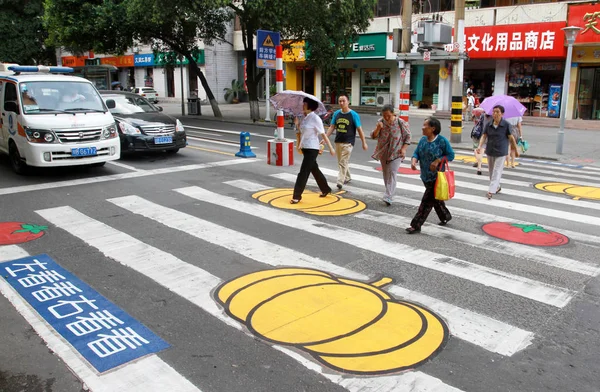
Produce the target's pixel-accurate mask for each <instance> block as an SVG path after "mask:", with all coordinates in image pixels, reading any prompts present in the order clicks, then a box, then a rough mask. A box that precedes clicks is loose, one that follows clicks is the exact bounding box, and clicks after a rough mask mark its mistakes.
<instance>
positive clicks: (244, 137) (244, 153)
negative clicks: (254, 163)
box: [235, 132, 256, 158]
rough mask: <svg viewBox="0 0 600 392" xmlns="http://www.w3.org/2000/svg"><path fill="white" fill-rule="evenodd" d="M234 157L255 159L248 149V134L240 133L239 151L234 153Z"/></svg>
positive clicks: (254, 155)
mask: <svg viewBox="0 0 600 392" xmlns="http://www.w3.org/2000/svg"><path fill="white" fill-rule="evenodd" d="M235 156H236V157H242V158H256V154H255V153H253V152H252V150H251V149H250V133H249V132H241V133H240V151H238V152H236V153H235Z"/></svg>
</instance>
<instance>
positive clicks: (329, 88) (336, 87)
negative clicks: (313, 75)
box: [313, 68, 354, 105]
mask: <svg viewBox="0 0 600 392" xmlns="http://www.w3.org/2000/svg"><path fill="white" fill-rule="evenodd" d="M353 72H354V70H353V69H352V68H349V69H346V68H340V69H338V70H336V71H334V72H332V73H331V74H329V75H324V77H323V90H322V91H321V100H322V101H323V103H328V104H332V105H335V104H337V100H338V97H339V95H340V94H341V93H346V95H348V98H350V102H352V73H353ZM313 88H314V87H313Z"/></svg>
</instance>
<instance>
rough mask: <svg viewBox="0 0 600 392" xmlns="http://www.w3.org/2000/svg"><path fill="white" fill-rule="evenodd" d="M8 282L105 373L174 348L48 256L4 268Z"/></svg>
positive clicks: (29, 258) (11, 262) (27, 258)
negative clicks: (168, 348)
mask: <svg viewBox="0 0 600 392" xmlns="http://www.w3.org/2000/svg"><path fill="white" fill-rule="evenodd" d="M0 270H1V271H2V272H3V273H2V276H3V277H4V279H5V280H6V282H7V283H9V284H10V285H11V286H12V287H13V288H14V289H15V290H16V291H17V292H18V293H19V294H20V295H21V296H22V297H23V299H25V300H26V301H27V302H28V303H29V304H30V305H31V306H32V307H33V308H34V309H35V310H36V311H37V312H38V313H39V314H40V316H42V317H43V318H44V319H45V320H46V321H47V322H48V324H50V325H51V326H52V327H53V328H54V329H55V330H56V331H57V332H58V333H59V334H60V335H61V336H62V337H64V338H65V339H66V340H67V341H68V342H69V343H70V344H71V345H72V346H73V347H75V349H76V350H77V351H78V352H79V353H80V354H81V355H82V356H83V357H84V358H85V359H86V360H87V361H88V362H89V363H90V364H91V365H92V366H94V367H95V368H96V369H97V370H98V371H99V372H105V371H107V370H110V369H112V368H114V367H117V366H120V365H122V364H124V363H127V362H129V361H132V360H134V359H137V358H140V357H143V356H145V355H148V354H151V353H155V352H158V351H161V350H164V349H165V348H167V347H169V344H168V343H167V342H165V341H164V340H162V339H161V338H160V337H158V336H157V335H155V334H154V333H153V332H152V331H150V330H149V329H148V328H146V327H145V326H144V325H143V324H141V323H140V322H139V321H137V320H135V319H134V318H133V317H131V316H130V315H129V314H127V313H125V312H124V311H123V310H122V309H120V308H119V307H117V306H116V305H114V304H113V303H111V302H110V301H108V300H107V299H106V298H104V297H103V296H102V295H100V294H99V293H98V292H97V291H95V290H94V289H92V288H91V287H90V286H88V285H87V284H86V283H84V282H83V281H81V280H79V279H78V278H77V277H75V276H74V275H73V274H71V273H70V272H69V271H67V270H65V269H64V268H62V267H61V266H60V265H58V264H57V263H56V262H55V261H54V260H52V259H51V258H50V257H49V256H48V255H45V254H44V255H39V256H33V257H26V258H23V259H19V260H13V261H8V262H5V263H1V264H0Z"/></svg>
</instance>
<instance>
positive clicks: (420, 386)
mask: <svg viewBox="0 0 600 392" xmlns="http://www.w3.org/2000/svg"><path fill="white" fill-rule="evenodd" d="M109 201H112V202H113V203H114V204H116V205H118V206H120V207H123V208H125V206H129V207H130V208H134V207H135V206H137V208H140V209H141V210H140V211H138V212H137V213H139V214H141V215H144V216H146V215H150V216H154V215H156V217H155V219H156V220H158V221H161V223H163V224H165V225H166V226H169V225H172V224H173V223H176V224H177V225H184V226H186V227H187V226H188V225H190V222H191V226H193V227H190V228H189V231H187V233H188V234H192V235H195V236H197V237H198V238H201V239H203V240H206V239H208V238H211V237H212V238H213V241H216V242H213V243H215V244H217V245H220V246H224V247H227V245H228V244H229V246H232V247H233V246H240V248H239V249H238V251H237V252H238V253H240V254H244V256H246V257H249V255H252V254H254V255H255V256H254V257H256V258H258V259H260V260H261V261H263V262H264V260H265V259H267V260H268V261H269V257H272V259H271V260H270V261H271V262H272V263H273V264H271V265H274V266H280V265H283V264H282V263H285V265H290V264H294V263H298V266H302V267H306V266H307V264H308V265H309V267H313V266H314V267H316V268H319V267H322V262H321V260H319V259H316V258H315V259H312V260H314V261H313V263H310V262H308V263H306V262H304V260H305V259H310V258H309V257H308V256H306V255H304V254H302V253H299V252H297V254H296V252H294V251H291V250H288V251H289V252H292V253H294V254H293V255H292V256H291V255H290V254H286V249H285V248H281V252H280V253H278V254H276V255H272V256H270V255H268V254H267V253H269V252H266V249H268V250H273V249H274V247H276V245H275V244H271V243H266V244H268V248H265V247H264V245H263V244H260V241H261V240H259V239H257V238H254V237H250V236H245V235H244V234H242V233H239V232H235V231H233V230H228V229H227V228H225V227H221V226H218V225H215V224H213V223H211V222H207V221H202V220H199V219H197V218H194V217H191V216H189V215H186V214H183V213H180V212H178V211H175V210H172V209H168V208H165V207H161V206H159V205H156V204H153V203H149V202H146V201H145V200H144V199H141V198H138V197H134V196H129V197H124V198H117V199H111V200H109ZM144 205H149V207H148V208H146V207H144ZM126 209H127V208H126ZM164 211H167V212H166V213H164ZM36 213H37V214H39V215H41V216H42V217H44V218H45V219H46V220H48V221H49V222H51V223H52V224H54V225H55V226H57V227H59V228H61V229H63V230H65V231H67V232H68V233H69V234H71V235H73V236H75V237H77V238H80V239H81V240H83V241H84V242H86V243H87V244H88V245H90V246H92V247H94V248H96V249H98V250H99V251H100V252H101V253H103V254H104V255H105V256H106V257H108V258H110V259H113V260H115V261H117V262H118V263H120V264H122V265H124V266H126V267H129V268H132V269H133V270H135V271H137V272H139V273H141V274H143V275H145V276H147V277H149V278H150V279H152V280H154V281H155V282H157V283H158V284H160V285H162V286H164V287H166V288H167V289H169V290H171V291H173V292H174V293H176V294H177V295H180V296H181V297H182V298H184V299H186V300H188V301H190V302H192V303H193V304H194V305H196V306H198V307H200V308H201V309H203V310H204V311H206V312H207V313H208V314H211V315H212V316H214V317H216V318H217V319H219V320H220V321H222V322H224V323H225V324H227V325H229V326H231V327H234V328H235V329H237V330H242V331H243V329H242V327H241V325H240V324H239V323H237V322H235V321H234V320H232V319H231V318H230V317H228V316H227V315H226V314H225V313H224V312H223V311H222V310H221V309H220V308H219V306H218V305H217V303H216V302H215V301H214V300H213V298H212V296H211V293H212V291H213V289H214V288H215V287H217V286H218V285H219V284H220V283H221V282H222V281H221V280H220V279H219V278H217V277H216V276H214V275H212V274H210V273H209V272H207V271H204V270H202V269H201V268H198V267H196V266H193V265H190V264H188V263H186V262H184V261H182V260H180V259H178V258H176V257H175V256H173V255H171V254H169V253H167V252H164V251H161V250H160V249H157V248H154V247H152V246H150V245H147V244H145V243H143V242H141V241H139V240H137V239H135V238H133V237H131V236H129V235H128V234H125V233H123V232H121V231H118V230H115V229H113V228H112V227H110V226H108V225H106V224H104V223H102V222H99V221H96V220H94V219H92V218H89V217H87V216H86V215H84V214H82V213H80V212H79V211H77V210H75V209H73V208H71V207H66V206H65V207H56V208H50V209H46V210H38V211H36ZM158 217H160V219H158ZM182 218H183V219H182ZM199 222H202V224H203V225H204V224H205V225H206V226H202V225H199V226H196V225H194V223H199ZM245 237H247V240H246V241H244V240H243V239H244V238H245ZM223 244H225V245H223ZM320 269H323V268H320ZM328 271H329V272H330V273H333V274H336V275H337V274H338V273H339V274H340V275H343V276H348V277H352V278H353V279H360V280H368V279H369V278H368V277H366V276H364V275H362V274H358V273H356V272H354V271H351V270H348V269H345V268H343V267H339V266H335V267H332V268H330V269H329V270H328ZM1 282H2V281H1V280H0V283H1ZM405 298H406V297H405ZM468 313H469V312H468V311H467V319H466V320H465V319H462V320H460V323H461V324H462V325H464V324H467V325H469V322H470V321H471V320H470V318H469V314H468ZM481 317H485V316H481ZM490 320H491V322H492V324H491V325H489V324H487V323H485V322H482V323H481V326H480V327H479V328H480V331H476V333H475V335H476V336H475V339H477V337H478V336H479V335H482V339H485V340H489V343H488V345H489V346H491V347H496V346H497V347H496V350H499V351H501V352H510V353H511V355H512V353H513V352H512V350H513V349H519V350H520V349H522V348H524V347H526V346H528V345H529V344H530V343H531V340H532V339H533V334H532V333H531V332H527V331H524V330H520V329H518V328H515V327H512V326H508V325H506V326H505V325H503V324H502V323H500V322H495V320H493V319H490ZM28 321H29V320H28ZM462 329H464V327H462ZM484 334H485V336H483V335H484ZM274 348H276V349H277V350H279V351H281V352H283V353H286V354H288V355H289V356H291V357H292V358H294V359H297V360H298V361H299V362H300V363H301V364H302V365H303V366H305V367H307V368H309V369H313V370H316V371H318V372H319V373H320V374H322V375H323V376H324V377H326V378H327V379H329V380H331V381H332V382H335V383H336V384H338V385H341V386H343V387H344V388H346V389H347V390H349V391H351V392H361V391H363V390H365V389H369V390H377V391H383V392H393V391H395V390H398V389H400V390H402V391H406V392H421V391H428V390H433V389H432V388H437V389H436V390H440V391H448V392H461V391H460V390H459V389H457V388H453V387H451V386H449V385H446V384H444V383H443V382H442V381H441V380H439V379H437V378H435V377H432V376H429V375H427V374H424V373H422V372H419V371H412V372H408V373H403V374H398V375H389V376H383V377H381V378H380V377H371V378H360V379H358V378H354V377H340V376H337V375H331V374H327V373H325V372H323V371H322V370H321V369H320V367H316V366H315V364H314V363H312V362H310V363H309V361H307V360H306V359H304V358H303V357H301V356H300V355H299V354H298V353H294V352H293V351H289V350H288V349H285V348H283V347H281V346H274ZM145 360H146V358H145V359H143V360H142V361H145ZM65 362H67V361H65ZM161 362H162V361H161ZM67 363H68V362H67ZM140 363H142V366H143V365H145V364H146V363H145V362H136V363H135V364H132V365H131V366H133V365H138V364H140ZM147 367H148V369H150V370H151V371H154V372H156V373H155V374H153V376H152V377H148V376H147V374H146V368H142V369H140V372H141V373H143V375H144V377H147V378H148V379H149V380H150V381H153V382H156V384H151V385H150V386H148V384H147V383H140V385H141V387H139V388H133V387H131V388H126V387H121V388H118V387H114V386H113V385H110V386H109V387H108V388H106V387H103V386H102V384H100V385H99V387H98V388H97V389H93V390H94V392H95V391H96V390H99V391H102V392H112V391H121V390H127V391H132V392H163V391H183V392H196V391H198V389H196V388H195V387H193V385H192V386H191V387H185V386H184V385H181V386H173V387H172V386H171V384H169V383H167V382H166V381H168V380H166V381H165V380H163V379H164V378H165V377H167V378H169V377H170V374H171V372H172V371H173V370H172V369H171V368H169V369H170V371H169V369H166V370H163V369H161V368H160V367H159V366H157V365H155V364H153V363H149V364H147ZM123 369H125V370H129V369H130V367H129V366H127V367H125V368H123ZM132 370H133V371H134V373H133V376H136V375H137V376H138V377H141V376H139V375H138V373H137V372H135V369H132ZM82 371H87V368H86V369H83V370H82ZM161 371H162V372H161ZM78 374H79V373H78ZM113 374H115V373H114V372H110V373H107V376H108V375H113ZM117 374H122V373H117ZM156 377H160V380H157V378H156ZM124 379H125V380H127V382H129V383H132V384H131V385H136V387H137V386H138V385H137V384H134V383H133V381H132V380H131V376H130V375H127V376H126V377H124ZM117 381H119V382H120V380H116V381H115V382H117ZM160 381H163V382H160ZM186 381H187V380H186ZM119 385H120V384H119ZM190 385H191V384H190ZM192 388H193V389H192Z"/></svg>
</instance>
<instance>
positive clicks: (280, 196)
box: [252, 188, 367, 216]
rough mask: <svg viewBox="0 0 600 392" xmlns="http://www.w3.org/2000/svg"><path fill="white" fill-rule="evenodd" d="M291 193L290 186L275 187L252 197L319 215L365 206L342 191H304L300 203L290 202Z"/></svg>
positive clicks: (354, 210) (346, 211) (359, 208)
mask: <svg viewBox="0 0 600 392" xmlns="http://www.w3.org/2000/svg"><path fill="white" fill-rule="evenodd" d="M293 194H294V190H293V189H291V188H276V189H268V190H265V191H260V192H256V193H255V194H253V195H252V197H253V198H255V199H257V200H258V201H261V202H263V203H267V204H269V205H271V206H273V207H276V208H282V209H286V210H300V211H302V212H305V213H307V214H311V215H321V216H325V215H326V216H342V215H349V214H354V213H356V212H360V211H362V210H364V209H365V208H367V206H366V204H365V203H363V202H362V201H360V200H354V199H350V198H346V197H343V196H342V194H343V193H338V194H331V193H330V194H329V195H327V197H319V195H320V194H319V193H316V192H312V191H304V193H302V200H301V201H300V203H298V204H290V199H291V198H292V196H293Z"/></svg>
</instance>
